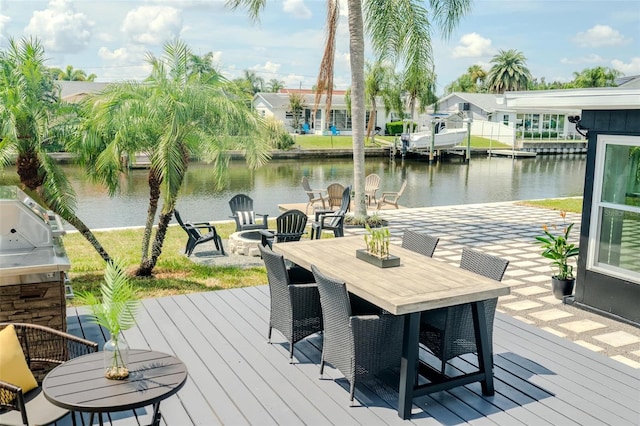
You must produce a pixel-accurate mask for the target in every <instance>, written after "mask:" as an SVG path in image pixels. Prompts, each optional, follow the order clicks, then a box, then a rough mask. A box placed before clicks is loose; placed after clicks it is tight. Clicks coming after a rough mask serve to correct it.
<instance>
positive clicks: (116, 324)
mask: <svg viewBox="0 0 640 426" xmlns="http://www.w3.org/2000/svg"><path fill="white" fill-rule="evenodd" d="M78 299H79V302H80V303H81V304H85V305H88V306H89V308H90V309H91V314H90V315H91V317H92V321H93V322H94V323H96V324H98V325H100V326H101V327H103V328H104V329H105V330H107V332H109V336H110V339H109V340H108V341H107V342H105V344H104V347H103V352H104V367H105V373H104V375H105V377H106V378H107V379H115V380H122V379H125V378H127V377H128V376H129V369H128V368H127V362H128V353H129V346H128V344H127V341H126V340H125V339H124V336H123V335H122V331H124V330H127V329H129V328H131V327H133V326H134V325H135V312H136V309H137V307H138V304H139V302H140V301H139V299H138V296H137V293H136V290H135V288H134V287H133V286H132V285H131V283H130V281H129V278H128V276H127V274H126V272H125V265H124V263H123V262H122V261H117V260H114V261H113V262H111V263H108V264H107V267H106V269H105V274H104V281H103V282H102V284H101V286H100V297H99V298H98V297H97V296H96V295H95V294H93V293H90V292H79V293H78Z"/></svg>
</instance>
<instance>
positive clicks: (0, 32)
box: [0, 3, 11, 43]
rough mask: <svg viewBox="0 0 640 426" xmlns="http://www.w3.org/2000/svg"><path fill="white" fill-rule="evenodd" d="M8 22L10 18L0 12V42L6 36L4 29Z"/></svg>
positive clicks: (0, 4)
mask: <svg viewBox="0 0 640 426" xmlns="http://www.w3.org/2000/svg"><path fill="white" fill-rule="evenodd" d="M0 6H2V3H0ZM9 22H11V18H9V17H8V16H5V15H2V14H0V43H1V42H2V41H3V40H4V39H6V38H7V36H6V35H5V30H6V27H7V24H8V23H9Z"/></svg>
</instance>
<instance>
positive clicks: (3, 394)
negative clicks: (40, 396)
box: [0, 380, 27, 424]
mask: <svg viewBox="0 0 640 426" xmlns="http://www.w3.org/2000/svg"><path fill="white" fill-rule="evenodd" d="M0 401H2V404H3V405H5V406H6V407H9V408H11V409H13V410H18V411H19V412H20V413H21V415H22V422H23V423H24V424H27V409H26V408H25V405H24V394H23V393H22V388H21V387H19V386H15V385H12V384H11V383H7V382H3V381H2V380H0Z"/></svg>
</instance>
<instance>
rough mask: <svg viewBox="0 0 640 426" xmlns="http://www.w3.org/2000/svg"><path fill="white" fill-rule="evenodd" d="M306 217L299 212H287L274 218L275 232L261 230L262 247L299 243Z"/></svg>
mask: <svg viewBox="0 0 640 426" xmlns="http://www.w3.org/2000/svg"><path fill="white" fill-rule="evenodd" d="M307 220H308V218H307V215H306V214H305V213H303V212H301V211H300V210H296V209H293V210H288V211H286V212H284V213H282V214H281V215H280V216H278V217H277V218H276V230H275V231H271V230H267V229H261V230H260V234H261V236H262V245H269V247H272V246H273V243H286V242H289V241H300V238H302V236H303V235H304V234H305V232H306V231H305V228H306V227H307Z"/></svg>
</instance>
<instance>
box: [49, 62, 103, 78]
mask: <svg viewBox="0 0 640 426" xmlns="http://www.w3.org/2000/svg"><path fill="white" fill-rule="evenodd" d="M51 70H52V71H53V72H57V74H54V75H53V76H54V78H55V79H56V80H63V81H94V80H95V79H96V78H97V76H96V75H95V74H91V75H87V73H86V72H85V71H84V70H81V69H75V68H73V65H67V67H66V68H65V69H64V71H63V70H61V69H59V68H51Z"/></svg>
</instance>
